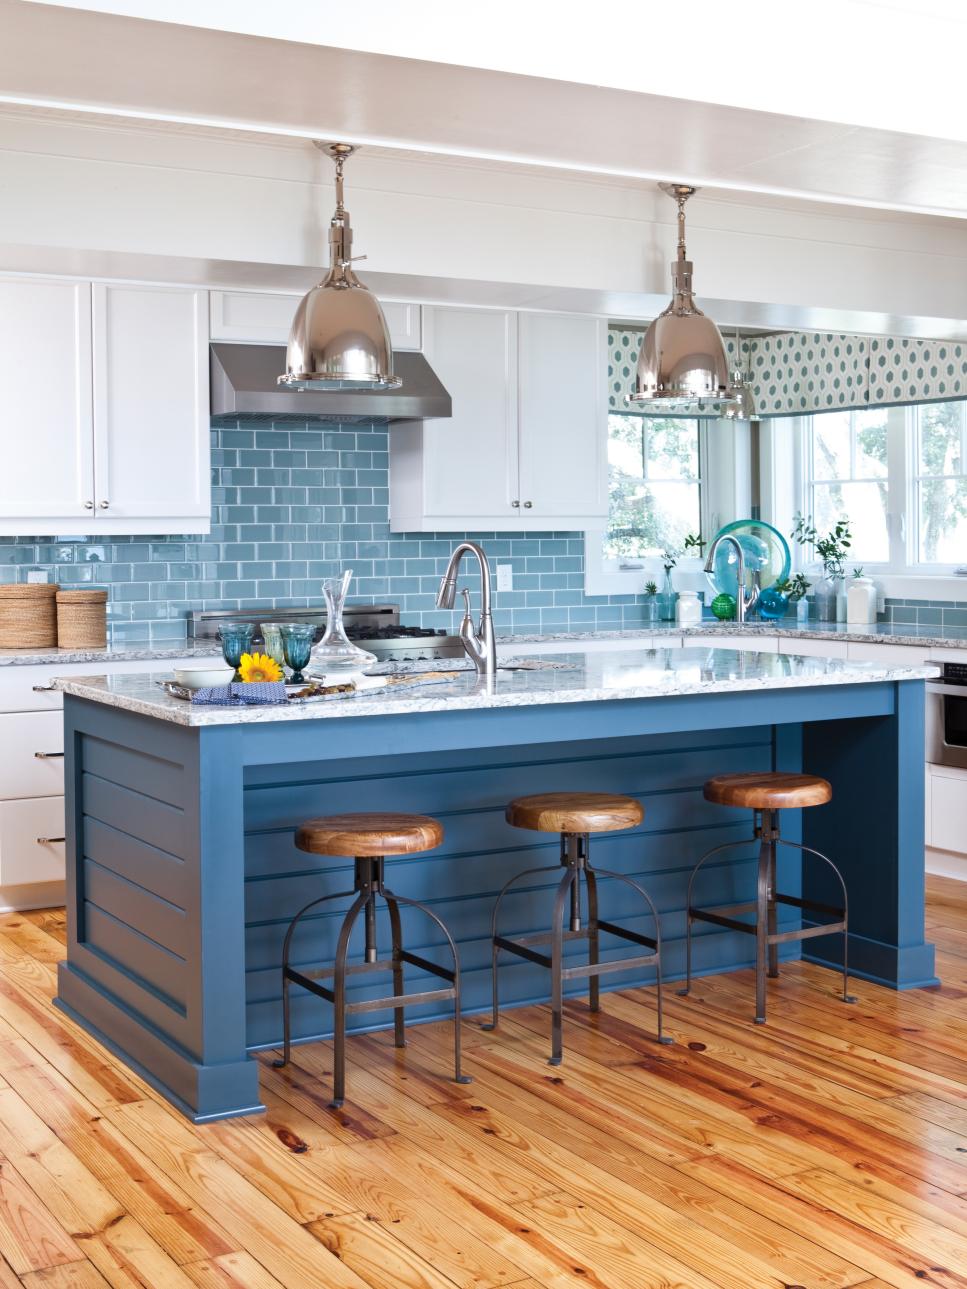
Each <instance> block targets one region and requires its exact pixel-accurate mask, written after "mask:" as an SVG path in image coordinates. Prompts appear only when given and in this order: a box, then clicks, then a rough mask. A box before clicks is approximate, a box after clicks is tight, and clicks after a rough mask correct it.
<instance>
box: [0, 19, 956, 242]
mask: <svg viewBox="0 0 967 1289" xmlns="http://www.w3.org/2000/svg"><path fill="white" fill-rule="evenodd" d="M98 7H99V8H101V9H111V10H124V11H125V12H128V11H131V12H137V13H145V12H155V13H158V12H163V13H164V14H165V16H167V17H168V18H172V17H177V18H179V19H181V20H182V21H183V22H185V23H186V24H189V23H192V24H198V23H199V19H198V17H197V13H198V11H199V6H198V5H197V0H195V2H194V3H192V2H191V0H163V3H162V0H156V2H155V3H149V2H148V0H141V2H140V3H136V2H135V0H127V2H125V0H116V2H115V3H111V4H102V5H100V6H98ZM787 8H788V7H787V6H777V5H775V3H774V0H773V2H770V3H765V2H764V0H763V2H762V3H760V2H759V0H747V2H744V3H739V4H733V5H731V6H722V5H721V4H720V3H716V4H715V5H714V6H713V5H712V3H711V0H679V3H678V4H676V5H675V6H668V5H667V4H663V5H658V4H657V3H654V0H647V3H639V4H638V5H637V7H636V6H634V5H630V6H619V7H616V8H615V10H614V13H613V15H612V12H611V11H610V10H608V9H606V8H603V7H599V9H598V10H597V11H596V12H598V13H599V14H600V22H599V25H598V27H596V28H595V27H592V26H589V23H588V20H587V14H588V10H587V7H586V6H585V5H580V6H578V5H577V4H575V3H572V2H571V0H568V2H567V3H563V4H562V3H561V2H560V0H558V3H556V4H554V5H550V4H549V3H548V2H546V0H528V3H525V4H520V3H519V0H518V2H517V3H516V4H515V5H512V4H511V3H510V2H509V0H490V2H489V3H488V5H487V6H481V5H473V6H470V5H454V4H453V3H452V0H449V3H445V0H410V2H409V3H407V4H405V5H401V4H399V3H394V2H393V0H367V4H366V5H365V6H361V5H355V6H353V5H346V4H345V3H341V4H336V3H330V2H329V0H325V2H324V3H319V2H318V0H285V2H284V3H282V2H281V0H277V3H276V4H274V5H272V6H266V5H264V4H256V3H255V0H231V3H230V4H229V3H228V0H224V2H223V0H207V3H206V4H205V6H204V8H203V9H202V10H201V12H202V13H203V14H204V22H205V23H206V24H208V25H207V26H205V27H202V26H200V25H183V26H179V25H176V24H175V23H172V22H170V21H168V22H150V21H145V20H143V19H138V18H132V17H128V16H119V15H118V14H117V13H114V12H111V13H105V12H91V11H90V9H89V8H88V7H82V6H74V7H54V6H51V5H49V4H47V3H46V0H44V2H41V3H38V2H36V0H0V30H2V31H3V37H4V38H3V41H2V43H0V102H3V101H5V102H7V103H20V104H35V105H38V106H48V107H53V108H79V109H81V110H84V111H88V112H98V113H106V114H109V115H117V116H135V117H144V118H148V119H152V120H159V121H172V122H186V123H195V124H201V125H214V126H218V127H226V128H233V129H245V130H253V131H258V132H262V133H268V134H273V135H289V136H297V137H327V138H333V137H340V138H345V139H348V140H350V141H355V142H361V143H368V144H377V145H381V146H384V147H391V148H411V149H416V150H418V151H421V152H429V153H439V154H443V155H451V156H452V155H456V156H464V157H470V158H485V159H490V160H500V161H505V162H506V161H511V162H517V163H527V164H533V165H541V166H554V167H560V168H564V169H571V170H578V171H583V172H585V173H588V172H598V173H601V174H606V175H622V176H628V177H631V178H636V179H649V180H650V179H667V178H674V179H680V180H685V181H690V182H693V183H696V184H701V185H712V186H715V187H718V188H725V189H732V190H736V191H740V192H742V191H746V192H761V193H771V194H776V195H779V196H789V197H797V198H806V199H809V200H821V201H827V202H833V203H843V204H850V205H857V206H866V207H874V208H877V207H878V208H883V209H890V210H906V211H913V212H920V213H924V214H932V215H949V216H953V217H956V218H963V217H964V216H965V215H967V113H965V112H964V109H963V107H962V92H961V88H960V85H961V72H960V67H959V65H958V64H959V61H960V58H961V51H962V49H963V47H964V39H963V38H964V36H965V35H967V5H964V4H963V3H962V2H961V0H950V2H949V3H948V2H947V0H917V3H916V4H914V3H913V0H909V3H907V2H906V0H835V3H834V0H810V3H809V4H808V5H804V6H799V8H798V9H797V10H796V11H795V17H794V19H790V18H789V17H788V16H786V15H785V10H786V9H787ZM552 14H553V22H551V21H550V19H551V15H552ZM670 14H673V15H674V23H673V24H672V23H671V22H670V20H669V15H670ZM468 15H470V16H469V17H468ZM484 19H485V20H484ZM569 20H570V21H569ZM220 25H224V26H234V27H236V28H242V29H243V32H242V33H241V34H240V33H239V32H238V31H225V30H215V29H214V28H215V27H218V26H220ZM267 28H271V33H272V34H273V35H277V34H280V33H284V34H285V35H286V36H289V37H292V36H297V37H298V39H288V40H280V39H269V38H266V35H265V34H259V33H264V32H265V30H266V29H267ZM247 32H255V33H256V34H246V33H247ZM549 33H552V38H549V36H548V34H549ZM323 42H327V43H323ZM329 42H331V43H329ZM340 43H343V44H345V45H346V46H353V45H354V46H356V48H338V47H335V46H338V45H339V44H340ZM373 49H376V52H369V51H371V50H373ZM387 49H389V50H392V51H393V53H394V54H406V55H407V56H406V57H398V56H389V55H388V54H387V53H386V52H385V51H386V50H387ZM413 55H417V56H418V58H422V59H439V60H443V61H418V60H417V57H414V56H413ZM471 62H476V63H477V64H479V65H478V66H468V65H466V64H469V63H471ZM454 63H463V64H465V65H463V66H455V65H453V64H454ZM535 70H536V71H538V72H539V73H540V75H539V76H535V75H532V74H523V73H524V72H532V71H535ZM548 77H556V78H557V79H548ZM924 80H928V81H929V92H928V93H927V92H920V91H919V86H920V85H921V83H922V82H923V81H924ZM645 89H647V90H648V91H649V92H643V91H644V90H645ZM676 94H677V95H681V97H672V95H676ZM716 98H717V99H718V102H716V101H715V99H716ZM723 103H724V104H726V105H725V106H722V105H720V104H723ZM877 124H879V125H880V126H883V125H889V126H890V127H891V128H889V129H887V128H876V126H877ZM914 130H919V131H921V133H913V132H912V131H914Z"/></svg>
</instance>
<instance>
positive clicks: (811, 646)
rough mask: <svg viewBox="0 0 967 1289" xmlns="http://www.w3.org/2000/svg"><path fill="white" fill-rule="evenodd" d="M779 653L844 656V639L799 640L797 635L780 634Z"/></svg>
mask: <svg viewBox="0 0 967 1289" xmlns="http://www.w3.org/2000/svg"><path fill="white" fill-rule="evenodd" d="M779 652H780V653H796V654H800V655H803V656H805V657H808V658H845V657H846V641H845V640H810V639H807V640H801V639H800V638H799V637H798V636H780V637H779Z"/></svg>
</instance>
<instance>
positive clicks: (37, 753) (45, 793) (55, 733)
mask: <svg viewBox="0 0 967 1289" xmlns="http://www.w3.org/2000/svg"><path fill="white" fill-rule="evenodd" d="M0 730H2V738H3V745H4V754H3V770H2V772H0V801H11V800H17V799H18V798H20V797H62V796H63V795H64V717H63V713H61V712H9V713H4V715H2V716H0Z"/></svg>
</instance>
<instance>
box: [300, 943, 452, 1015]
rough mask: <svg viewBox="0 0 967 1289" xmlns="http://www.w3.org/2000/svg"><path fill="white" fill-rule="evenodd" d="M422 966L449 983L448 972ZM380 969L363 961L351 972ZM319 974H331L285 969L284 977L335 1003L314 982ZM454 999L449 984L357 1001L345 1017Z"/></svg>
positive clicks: (327, 991)
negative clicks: (312, 973) (311, 974)
mask: <svg viewBox="0 0 967 1289" xmlns="http://www.w3.org/2000/svg"><path fill="white" fill-rule="evenodd" d="M414 956H415V955H414ZM420 961H421V962H422V961H423V960H422V959H420ZM414 965H416V964H414ZM425 965H426V967H427V969H428V970H431V971H432V973H433V975H435V976H439V977H440V978H441V979H443V980H450V981H452V980H453V972H452V971H445V969H444V968H442V967H438V966H437V965H436V964H435V963H427V964H425ZM390 966H391V967H392V964H390ZM382 967H383V964H382V963H379V962H364V963H359V964H356V966H355V970H356V972H357V973H359V972H366V971H378V970H380V969H381V968H382ZM350 970H352V968H347V972H348V971H350ZM319 974H328V975H331V974H332V972H331V971H330V972H327V973H317V974H316V975H314V976H309V975H303V973H302V972H301V971H294V970H293V969H292V967H286V968H285V975H286V977H287V978H288V979H289V980H291V981H293V982H294V983H295V984H297V985H301V986H302V988H303V989H308V990H309V992H310V993H313V994H315V995H316V996H317V997H319V998H324V999H325V1000H326V1002H327V1003H335V1001H336V995H335V994H334V993H333V991H332V990H331V989H327V988H326V987H325V985H320V984H319V983H318V975H319ZM454 997H456V987H455V986H454V985H453V984H451V986H450V988H448V989H429V990H423V991H422V992H421V993H418V994H414V993H406V994H390V995H388V996H387V997H385V998H364V999H361V1000H359V1001H357V1002H351V1003H346V1014H347V1015H349V1014H350V1013H352V1012H370V1011H386V1010H388V1009H389V1008H391V1007H393V1008H395V1007H415V1006H417V1004H419V1003H432V1002H444V1001H446V999H448V998H454Z"/></svg>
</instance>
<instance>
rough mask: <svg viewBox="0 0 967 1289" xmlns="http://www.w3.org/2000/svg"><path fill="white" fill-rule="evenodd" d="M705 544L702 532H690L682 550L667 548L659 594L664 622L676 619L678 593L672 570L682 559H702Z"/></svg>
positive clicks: (659, 609) (659, 614)
mask: <svg viewBox="0 0 967 1289" xmlns="http://www.w3.org/2000/svg"><path fill="white" fill-rule="evenodd" d="M704 546H705V542H704V541H703V539H702V534H701V533H689V534H688V536H687V537H686V538H685V540H684V542H682V547H681V550H666V551H665V553H664V555H663V556H662V567H663V568H664V570H665V580H664V582H663V583H662V588H661V594H660V595H659V596H658V616H659V617H660V618H661V620H662V622H674V620H675V602H676V601H677V599H678V593H677V592H676V590H675V585H674V583H673V582H672V570H673V569H674V568H675V566H676V565H677V564H678V561H679V560H680V559H700V558H701V555H702V550H703V548H704Z"/></svg>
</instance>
